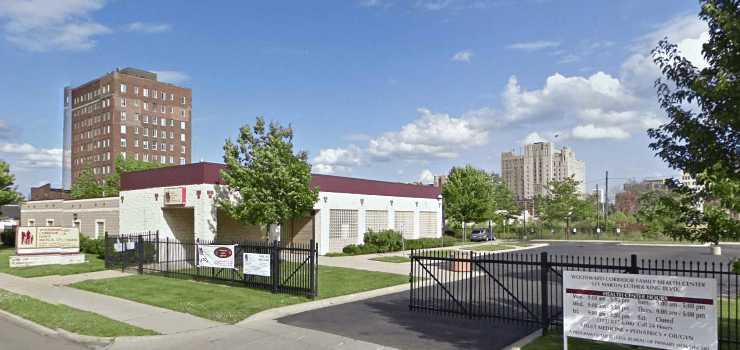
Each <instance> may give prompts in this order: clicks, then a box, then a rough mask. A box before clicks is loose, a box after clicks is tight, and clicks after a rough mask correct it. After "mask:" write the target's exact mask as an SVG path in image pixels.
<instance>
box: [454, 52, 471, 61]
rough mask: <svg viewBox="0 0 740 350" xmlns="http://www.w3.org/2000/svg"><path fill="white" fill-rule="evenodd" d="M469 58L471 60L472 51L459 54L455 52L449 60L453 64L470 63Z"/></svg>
mask: <svg viewBox="0 0 740 350" xmlns="http://www.w3.org/2000/svg"><path fill="white" fill-rule="evenodd" d="M471 58H473V51H472V50H463V51H460V52H456V53H455V54H454V55H452V58H451V60H453V61H455V62H470V59H471Z"/></svg>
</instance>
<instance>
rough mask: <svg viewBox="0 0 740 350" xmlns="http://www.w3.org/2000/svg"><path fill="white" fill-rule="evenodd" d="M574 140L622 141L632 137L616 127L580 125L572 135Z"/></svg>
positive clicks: (574, 129)
mask: <svg viewBox="0 0 740 350" xmlns="http://www.w3.org/2000/svg"><path fill="white" fill-rule="evenodd" d="M571 135H572V136H573V138H576V139H583V140H594V139H616V140H622V139H626V138H628V137H630V134H629V133H627V132H626V131H624V130H622V129H621V128H620V127H616V126H595V125H593V124H588V125H578V126H576V127H575V128H573V131H572V133H571Z"/></svg>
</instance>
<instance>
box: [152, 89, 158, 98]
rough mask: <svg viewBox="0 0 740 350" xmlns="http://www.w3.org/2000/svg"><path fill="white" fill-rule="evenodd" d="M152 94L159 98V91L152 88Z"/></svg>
mask: <svg viewBox="0 0 740 350" xmlns="http://www.w3.org/2000/svg"><path fill="white" fill-rule="evenodd" d="M152 94H153V95H154V98H159V91H157V90H152Z"/></svg>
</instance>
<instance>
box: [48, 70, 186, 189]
mask: <svg viewBox="0 0 740 350" xmlns="http://www.w3.org/2000/svg"><path fill="white" fill-rule="evenodd" d="M191 108H192V91H191V90H190V89H188V88H183V87H179V86H175V85H172V84H168V83H164V82H160V81H158V80H157V75H156V74H155V73H151V72H147V71H143V70H139V69H133V68H125V69H120V70H119V69H116V70H115V71H113V72H111V73H108V74H105V75H103V76H102V77H100V78H97V79H95V80H93V81H90V82H88V83H85V84H83V85H80V86H78V87H74V88H69V87H67V88H65V128H64V161H63V164H64V167H63V172H64V173H63V176H62V179H63V186H64V187H65V188H69V186H71V184H73V183H74V181H75V179H76V178H77V177H78V176H79V174H80V172H81V171H82V170H84V169H86V168H89V169H90V171H92V172H93V173H94V174H95V175H97V176H107V175H109V174H110V173H111V172H113V170H114V167H115V159H116V157H118V156H119V155H120V156H122V157H125V158H128V159H135V160H141V161H145V162H157V163H161V164H163V165H174V164H186V163H190V162H191V137H190V136H191V120H192V116H191V111H192V109H191Z"/></svg>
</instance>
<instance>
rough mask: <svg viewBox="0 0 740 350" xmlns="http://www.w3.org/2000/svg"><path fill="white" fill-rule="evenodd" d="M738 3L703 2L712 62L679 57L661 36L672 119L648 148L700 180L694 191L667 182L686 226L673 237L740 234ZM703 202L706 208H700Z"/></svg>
mask: <svg viewBox="0 0 740 350" xmlns="http://www.w3.org/2000/svg"><path fill="white" fill-rule="evenodd" d="M738 8H740V1H738V0H705V1H703V4H702V9H701V12H700V13H699V18H701V19H702V20H704V21H706V22H707V24H708V26H709V41H708V42H707V43H705V44H704V45H703V47H702V53H703V56H704V59H705V60H706V62H707V66H706V67H704V68H698V67H696V66H694V65H693V64H692V63H691V62H690V61H689V60H688V59H686V58H685V57H682V56H681V54H680V52H679V51H678V49H677V47H676V45H675V44H672V43H670V42H669V41H668V40H667V39H665V40H662V41H661V42H660V43H659V44H658V46H657V47H656V48H655V50H653V60H654V62H655V63H656V64H657V65H658V66H659V67H660V69H661V71H662V73H663V78H661V79H658V81H656V87H657V91H658V102H659V104H660V107H661V108H662V109H663V110H664V111H665V112H666V114H667V116H668V118H669V120H668V122H667V123H666V124H663V125H661V126H660V127H658V128H654V129H650V130H648V135H649V136H650V137H651V138H653V139H654V141H653V142H652V143H651V144H650V148H651V149H653V150H655V151H656V154H657V155H658V156H660V157H661V158H662V159H663V160H665V161H666V162H667V163H668V164H669V165H670V166H671V167H673V168H675V169H680V170H682V171H684V172H686V173H688V174H689V175H691V176H693V177H694V178H696V180H697V183H698V184H699V185H700V187H699V188H698V189H691V188H688V187H686V186H683V185H681V184H679V183H678V182H676V181H672V182H671V183H670V185H671V187H672V188H674V189H675V190H676V191H677V192H678V193H679V194H680V196H678V198H672V197H666V198H664V199H663V202H664V204H665V206H666V207H670V208H675V209H676V214H677V215H678V217H677V219H678V220H679V221H680V222H681V223H683V225H679V226H678V227H676V228H675V230H674V231H671V232H668V234H670V235H672V236H674V237H676V238H680V239H686V240H692V241H701V242H715V243H717V242H719V241H720V240H721V239H732V240H737V239H738V238H740V220H738V219H737V217H738V216H737V213H738V212H740V151H739V150H740V118H738V114H740V109H739V107H738V106H740V79H738V76H740V11H738ZM702 207H703V209H702Z"/></svg>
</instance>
